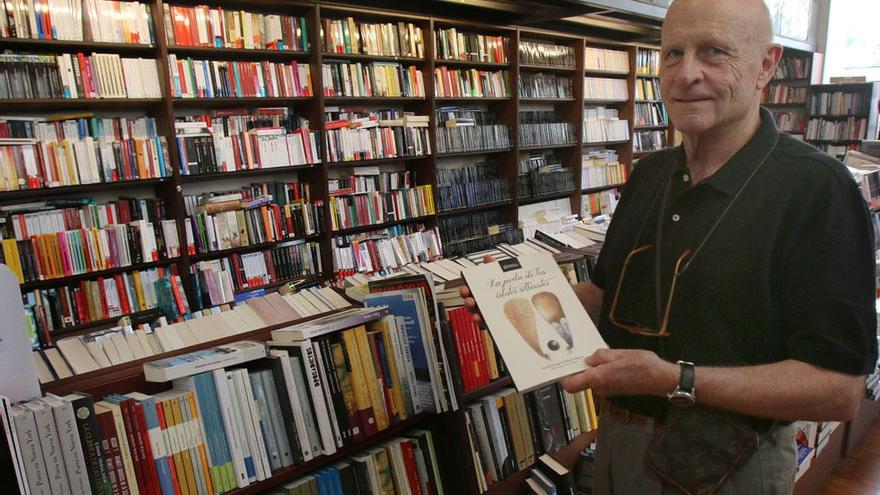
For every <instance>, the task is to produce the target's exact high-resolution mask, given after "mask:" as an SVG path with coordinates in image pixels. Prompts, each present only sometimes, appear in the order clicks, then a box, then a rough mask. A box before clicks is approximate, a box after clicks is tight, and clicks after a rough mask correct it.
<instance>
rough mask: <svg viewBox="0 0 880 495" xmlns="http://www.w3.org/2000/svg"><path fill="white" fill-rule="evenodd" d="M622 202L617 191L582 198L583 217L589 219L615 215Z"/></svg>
mask: <svg viewBox="0 0 880 495" xmlns="http://www.w3.org/2000/svg"><path fill="white" fill-rule="evenodd" d="M619 201H620V192H619V191H618V190H616V189H614V190H609V191H602V192H597V193H592V194H584V195H583V196H582V197H581V217H583V218H589V217H596V216H599V215H613V214H614V210H615V209H617V203H618V202H619Z"/></svg>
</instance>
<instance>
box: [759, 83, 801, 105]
mask: <svg viewBox="0 0 880 495" xmlns="http://www.w3.org/2000/svg"><path fill="white" fill-rule="evenodd" d="M809 89H810V88H808V87H806V86H791V85H788V84H768V85H767V87H766V88H764V93H762V95H761V100H762V101H761V102H762V103H804V104H805V103H806V102H807V91H808V90H809Z"/></svg>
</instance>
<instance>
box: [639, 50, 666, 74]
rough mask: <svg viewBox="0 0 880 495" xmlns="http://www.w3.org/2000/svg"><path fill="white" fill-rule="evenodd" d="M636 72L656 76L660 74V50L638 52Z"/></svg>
mask: <svg viewBox="0 0 880 495" xmlns="http://www.w3.org/2000/svg"><path fill="white" fill-rule="evenodd" d="M636 74H644V75H647V76H656V75H659V74H660V51H659V50H643V49H641V48H639V49H638V51H637V52H636Z"/></svg>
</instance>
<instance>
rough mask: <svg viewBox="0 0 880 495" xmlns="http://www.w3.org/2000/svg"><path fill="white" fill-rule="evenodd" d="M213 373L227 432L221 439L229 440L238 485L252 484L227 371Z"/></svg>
mask: <svg viewBox="0 0 880 495" xmlns="http://www.w3.org/2000/svg"><path fill="white" fill-rule="evenodd" d="M212 375H213V377H214V390H215V393H216V394H217V403H218V404H220V418H221V420H222V421H223V430H224V431H225V432H226V438H224V439H221V441H223V442H227V445H228V447H229V454H230V456H231V457H232V465H233V469H234V470H235V483H236V486H237V487H239V488H244V487H245V486H247V485H249V484H250V480H249V479H248V473H247V467H246V466H245V462H244V456H245V449H243V448H242V444H241V442H242V440H243V438H242V434H243V432H242V431H241V430H240V424H239V423H238V422H237V421H236V418H235V413H234V412H233V410H232V407H233V403H232V399H231V397H230V394H229V385H228V384H227V383H226V371H224V370H214V371H213V372H212ZM248 455H249V451H248Z"/></svg>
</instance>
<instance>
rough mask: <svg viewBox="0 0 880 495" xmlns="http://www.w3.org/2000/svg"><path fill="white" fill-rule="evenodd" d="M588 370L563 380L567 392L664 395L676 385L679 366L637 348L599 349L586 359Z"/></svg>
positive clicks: (609, 394) (607, 394)
mask: <svg viewBox="0 0 880 495" xmlns="http://www.w3.org/2000/svg"><path fill="white" fill-rule="evenodd" d="M586 362H587V365H588V366H590V368H589V369H587V370H585V371H582V372H580V373H576V374H574V375H570V376H567V377H565V378H564V379H563V380H562V386H563V387H565V389H566V390H568V391H569V392H572V393H573V392H577V391H579V390H583V389H585V388H590V389H592V391H593V393H595V394H598V395H602V396H613V395H660V396H665V395H666V394H667V393H669V392H671V391H672V389H674V388H675V386H676V385H677V384H678V378H679V374H680V370H679V366H678V365H676V364H674V363H670V362H668V361H664V360H663V359H660V357H659V356H657V354H655V353H653V352H651V351H643V350H640V349H599V350H598V351H596V352H595V353H593V354H592V355H591V356H589V357H587V358H586Z"/></svg>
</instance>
